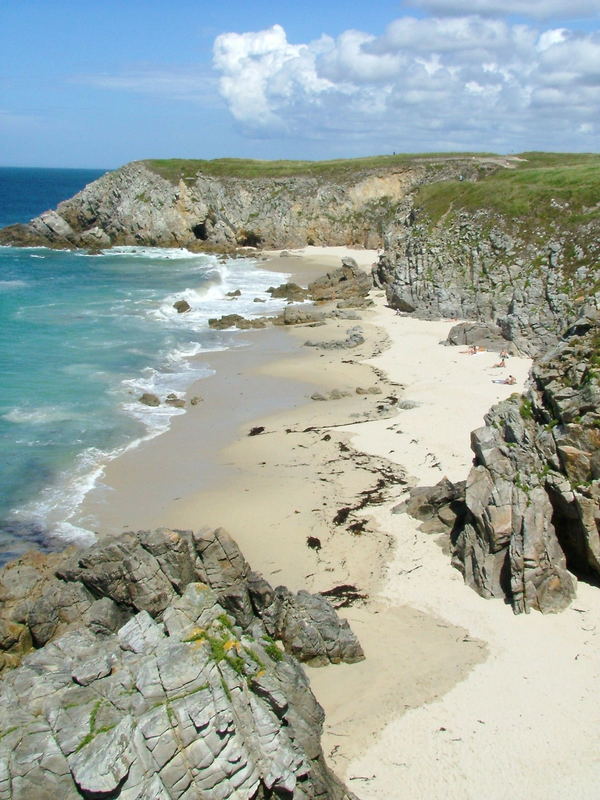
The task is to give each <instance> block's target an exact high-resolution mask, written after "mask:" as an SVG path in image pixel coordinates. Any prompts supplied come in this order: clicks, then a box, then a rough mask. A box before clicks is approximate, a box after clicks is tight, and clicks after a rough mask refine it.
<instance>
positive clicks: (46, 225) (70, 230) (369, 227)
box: [0, 157, 497, 248]
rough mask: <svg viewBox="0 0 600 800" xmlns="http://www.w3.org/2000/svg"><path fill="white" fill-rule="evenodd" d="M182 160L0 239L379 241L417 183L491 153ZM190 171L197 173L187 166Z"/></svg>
mask: <svg viewBox="0 0 600 800" xmlns="http://www.w3.org/2000/svg"><path fill="white" fill-rule="evenodd" d="M180 163H181V172H180V173H179V174H178V176H177V178H174V177H173V174H172V173H166V174H168V178H166V177H162V175H161V174H160V173H161V172H164V170H163V169H161V162H133V163H131V164H127V165H126V166H124V167H121V168H120V169H118V170H116V171H115V172H110V173H107V174H106V175H104V176H102V177H101V178H100V179H99V180H97V181H94V182H93V183H91V184H89V185H88V186H86V187H85V189H83V191H81V192H79V193H78V194H77V195H75V196H74V197H73V198H71V199H70V200H66V201H64V202H63V203H60V204H59V206H58V207H57V209H56V210H55V211H48V212H46V213H44V214H42V215H41V216H39V217H37V218H36V219H34V220H32V221H31V222H30V223H28V224H25V225H12V226H10V227H9V228H6V229H4V230H2V231H0V244H13V245H17V246H19V245H43V246H49V247H86V248H88V247H91V248H102V247H108V246H110V245H111V244H122V245H150V246H185V247H194V246H206V245H213V246H218V247H221V248H223V247H227V246H237V245H240V246H263V247H297V246H304V245H306V244H326V245H344V244H346V245H355V246H359V247H360V246H364V247H379V246H380V245H381V243H382V236H383V231H384V229H385V227H386V226H387V224H388V223H389V221H390V220H391V219H393V218H394V217H395V215H396V211H397V208H398V207H399V204H401V203H402V202H403V200H404V198H405V197H406V196H407V194H408V193H409V192H410V190H411V189H413V188H414V187H415V186H417V185H419V184H421V183H423V182H429V181H439V180H444V179H447V178H451V177H456V176H457V175H458V174H461V175H465V176H466V177H468V178H469V179H471V178H472V179H476V178H477V177H479V175H480V174H482V173H483V172H485V170H486V169H494V168H497V167H496V165H495V164H494V163H489V159H481V160H473V159H468V158H450V157H449V158H443V159H431V160H424V159H418V158H415V159H414V160H407V161H406V162H405V163H398V165H397V166H393V167H389V168H385V169H384V168H373V169H365V168H360V167H356V168H354V169H353V168H352V162H344V163H347V166H346V167H342V166H340V168H339V169H337V170H335V169H332V170H330V171H329V172H325V173H321V172H320V171H319V170H318V169H316V170H314V171H313V172H310V171H306V170H302V169H300V168H299V169H298V174H297V175H289V176H282V177H256V178H254V177H253V178H243V177H236V176H235V170H234V171H233V174H231V175H221V176H219V177H217V176H215V175H212V174H210V172H206V171H205V172H203V171H193V167H192V165H193V162H185V161H182V162H180ZM190 170H192V174H189V171H190Z"/></svg>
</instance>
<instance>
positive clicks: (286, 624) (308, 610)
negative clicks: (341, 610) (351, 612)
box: [264, 586, 365, 666]
mask: <svg viewBox="0 0 600 800" xmlns="http://www.w3.org/2000/svg"><path fill="white" fill-rule="evenodd" d="M264 619H265V620H266V621H267V624H268V622H269V621H270V620H272V625H273V629H274V635H275V636H276V637H277V638H278V639H281V641H282V642H283V644H284V646H285V648H286V650H287V651H288V652H290V653H292V654H293V655H294V656H296V658H298V659H299V660H300V661H304V662H307V663H309V664H311V665H312V666H324V665H325V664H328V663H330V662H331V663H334V664H338V663H340V662H341V661H344V662H346V663H350V664H351V663H354V662H356V661H362V660H363V659H364V657H365V656H364V653H363V651H362V648H361V646H360V644H359V642H358V640H357V639H356V637H355V636H354V634H353V633H352V631H351V630H350V627H349V626H348V624H347V623H346V621H345V620H340V619H339V618H338V616H337V614H336V613H335V610H334V608H333V606H332V605H331V603H330V601H329V600H327V599H326V598H325V597H323V596H321V595H312V594H309V593H308V592H304V591H300V592H298V593H297V594H296V595H293V594H291V593H290V592H289V591H288V590H287V589H286V588H285V587H283V586H279V587H277V588H276V589H275V601H274V604H273V607H272V608H271V609H269V610H267V611H265V612H264Z"/></svg>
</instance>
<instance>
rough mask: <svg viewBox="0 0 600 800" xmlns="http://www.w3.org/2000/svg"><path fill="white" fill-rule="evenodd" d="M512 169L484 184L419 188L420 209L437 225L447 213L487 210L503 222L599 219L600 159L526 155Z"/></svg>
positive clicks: (594, 156)
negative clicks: (506, 218) (496, 214)
mask: <svg viewBox="0 0 600 800" xmlns="http://www.w3.org/2000/svg"><path fill="white" fill-rule="evenodd" d="M519 159H520V160H519V161H518V162H516V164H515V167H514V168H513V169H501V170H497V171H495V172H493V173H492V174H488V175H486V176H485V177H483V178H482V180H480V181H478V182H476V183H471V182H467V181H455V180H452V181H444V182H441V183H433V184H427V185H424V186H421V187H420V189H419V190H418V192H417V195H416V205H417V207H419V208H421V209H423V210H424V211H426V212H427V214H428V216H429V217H430V218H431V220H432V221H433V222H437V221H438V220H439V219H440V217H442V216H443V215H444V214H446V213H447V212H448V211H459V210H461V209H464V210H467V211H475V210H477V209H487V210H491V211H493V212H497V213H498V214H502V215H503V216H505V217H509V218H513V219H517V218H525V219H528V220H531V221H536V220H537V221H539V222H542V223H543V222H551V221H557V222H561V220H562V219H563V218H565V216H567V217H568V219H569V222H570V223H580V222H584V221H585V220H586V219H591V218H593V217H598V216H600V155H598V154H593V153H574V154H570V153H522V154H521V155H520V156H519Z"/></svg>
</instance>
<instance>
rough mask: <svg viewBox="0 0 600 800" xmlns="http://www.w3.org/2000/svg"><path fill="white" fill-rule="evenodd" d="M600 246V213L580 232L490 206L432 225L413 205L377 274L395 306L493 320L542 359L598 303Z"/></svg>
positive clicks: (391, 236) (392, 233)
mask: <svg viewBox="0 0 600 800" xmlns="http://www.w3.org/2000/svg"><path fill="white" fill-rule="evenodd" d="M599 242H600V219H599V218H598V216H597V215H596V218H595V219H590V220H588V221H586V222H585V223H582V224H581V226H580V227H579V228H578V229H577V232H576V233H574V231H573V227H572V226H566V227H564V228H561V226H560V225H559V224H546V225H535V224H534V223H532V222H530V220H529V219H528V218H527V217H523V218H520V219H509V218H505V217H502V216H500V215H499V214H497V213H493V212H491V211H489V210H486V209H479V210H474V211H464V210H463V211H457V212H451V211H449V212H448V213H446V214H444V215H443V216H442V217H441V218H440V219H439V220H438V221H437V222H435V223H434V222H433V221H432V220H431V219H430V218H429V217H428V216H427V214H425V213H424V212H423V213H420V212H418V210H416V209H415V208H414V207H407V210H406V213H405V215H404V217H403V218H401V219H398V220H397V221H396V222H395V223H394V224H393V225H392V226H391V227H390V228H389V230H388V233H387V235H386V244H385V254H384V255H383V257H382V258H381V259H380V261H379V264H378V265H377V267H376V269H375V271H374V277H375V282H376V284H378V285H380V286H383V287H385V289H386V292H387V298H388V303H389V305H390V306H391V307H392V308H398V309H399V310H400V311H404V312H409V313H411V312H414V313H416V314H417V315H418V316H420V317H424V318H431V319H436V318H437V319H439V317H449V318H453V317H457V318H462V319H470V320H481V321H485V322H492V323H494V324H495V325H497V326H498V327H499V328H500V330H501V332H502V336H503V337H504V338H505V339H506V340H509V341H511V342H514V343H515V345H516V346H517V348H518V349H519V350H520V351H521V352H523V353H526V354H530V355H536V354H539V353H543V352H545V351H546V350H547V349H548V348H549V347H551V346H553V345H554V344H556V343H557V342H558V341H559V339H560V336H561V334H562V332H563V330H564V329H565V326H566V325H568V324H569V323H570V322H571V321H574V320H575V319H577V317H578V316H580V315H581V314H582V313H584V312H585V311H586V309H595V308H597V307H598V306H599V305H600V299H599V295H598V294H597V276H596V269H597V267H596V265H597V263H598V259H599V258H600V244H599ZM590 289H592V291H591V292H590Z"/></svg>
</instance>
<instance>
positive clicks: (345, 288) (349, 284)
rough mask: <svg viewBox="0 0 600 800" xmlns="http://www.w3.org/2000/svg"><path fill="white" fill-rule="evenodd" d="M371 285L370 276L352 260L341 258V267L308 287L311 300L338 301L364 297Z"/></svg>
mask: <svg viewBox="0 0 600 800" xmlns="http://www.w3.org/2000/svg"><path fill="white" fill-rule="evenodd" d="M372 286H373V284H372V281H371V276H370V275H369V274H368V273H366V272H364V271H363V270H361V269H360V268H359V267H358V265H357V264H356V261H355V260H354V259H353V258H348V257H346V258H343V259H342V266H341V267H340V268H339V269H336V270H334V271H333V272H328V273H327V274H326V275H324V276H323V277H321V278H317V280H315V281H313V282H312V283H310V284H309V285H308V293H309V296H310V297H311V298H312V299H313V300H338V299H342V298H346V299H348V298H352V297H366V296H367V294H368V293H369V291H370V290H371V288H372Z"/></svg>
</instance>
